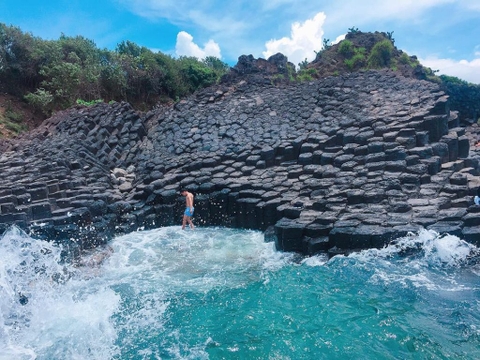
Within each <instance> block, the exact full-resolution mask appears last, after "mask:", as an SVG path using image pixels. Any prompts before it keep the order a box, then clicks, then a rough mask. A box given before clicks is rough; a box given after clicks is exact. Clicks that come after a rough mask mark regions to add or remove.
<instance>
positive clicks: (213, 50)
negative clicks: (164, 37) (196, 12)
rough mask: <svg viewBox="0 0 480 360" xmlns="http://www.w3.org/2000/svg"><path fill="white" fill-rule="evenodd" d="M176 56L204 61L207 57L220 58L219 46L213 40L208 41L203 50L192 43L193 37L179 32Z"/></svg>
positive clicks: (184, 32)
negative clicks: (192, 57) (191, 57)
mask: <svg viewBox="0 0 480 360" xmlns="http://www.w3.org/2000/svg"><path fill="white" fill-rule="evenodd" d="M175 53H176V54H177V56H195V57H196V58H198V59H204V58H205V57H207V56H215V57H217V58H219V59H220V58H221V57H222V55H221V52H220V46H219V45H218V44H217V43H216V42H215V41H213V40H208V42H207V43H206V44H205V45H204V47H203V49H202V48H201V47H200V46H198V45H197V44H195V43H194V42H193V36H192V35H190V34H189V33H187V32H186V31H180V32H179V33H178V35H177V43H176V45H175Z"/></svg>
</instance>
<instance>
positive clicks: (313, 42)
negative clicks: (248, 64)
mask: <svg viewBox="0 0 480 360" xmlns="http://www.w3.org/2000/svg"><path fill="white" fill-rule="evenodd" d="M325 19H326V16H325V13H323V12H319V13H318V14H317V15H315V16H314V17H313V19H308V20H306V21H305V22H304V23H298V22H296V23H293V24H292V30H291V33H290V37H283V38H281V39H279V40H270V41H267V42H266V43H265V46H266V48H267V50H266V51H264V52H263V56H265V58H268V57H270V56H272V55H274V54H276V53H278V52H280V53H282V54H283V55H285V56H287V57H288V60H289V61H290V62H292V63H294V64H295V65H297V64H298V63H300V62H302V61H303V60H305V59H307V61H312V60H313V59H314V58H315V52H314V50H321V48H322V46H323V33H324V32H323V24H324V23H325Z"/></svg>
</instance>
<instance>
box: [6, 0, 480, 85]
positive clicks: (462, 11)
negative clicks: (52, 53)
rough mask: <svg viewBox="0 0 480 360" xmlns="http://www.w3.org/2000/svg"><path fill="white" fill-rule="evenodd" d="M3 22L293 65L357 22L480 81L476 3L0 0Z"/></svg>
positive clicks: (103, 41) (232, 60) (52, 34)
mask: <svg viewBox="0 0 480 360" xmlns="http://www.w3.org/2000/svg"><path fill="white" fill-rule="evenodd" d="M0 22H2V23H5V24H7V25H14V26H18V27H20V28H21V29H22V30H23V31H24V32H30V33H32V34H33V35H34V36H38V37H41V38H43V39H58V38H59V36H60V34H61V33H64V34H65V35H67V36H76V35H82V36H84V37H86V38H88V39H91V40H93V41H94V42H95V43H96V45H97V46H98V47H100V48H107V49H111V50H113V49H115V47H116V45H117V44H118V43H120V42H121V41H124V40H130V41H133V42H135V43H136V44H138V45H141V46H146V47H148V48H150V49H152V50H153V51H162V52H163V53H167V54H171V55H173V56H180V55H188V56H197V57H198V58H202V57H204V56H206V55H213V56H217V57H219V58H221V59H222V60H223V61H225V62H227V63H228V64H230V65H231V66H233V65H235V64H236V62H237V59H238V57H239V56H240V55H243V54H246V55H248V54H252V55H253V56H254V57H256V58H258V57H263V58H267V57H268V56H270V55H272V54H274V53H276V52H282V53H283V54H285V55H287V56H288V58H289V60H290V61H292V62H293V63H294V64H298V63H299V62H300V61H302V60H303V59H305V58H307V59H308V60H309V61H311V60H313V59H314V57H315V51H318V50H320V49H321V47H322V44H323V39H329V40H330V41H332V42H333V41H336V40H337V39H341V37H342V36H343V35H345V34H346V33H347V32H348V29H349V28H352V27H355V28H358V29H359V30H361V31H364V32H367V31H384V32H392V31H393V37H394V39H395V45H396V46H397V47H398V48H399V49H401V50H403V51H405V52H407V53H408V54H409V55H416V56H417V57H418V58H419V59H420V61H421V63H422V64H424V65H426V66H429V67H431V68H432V69H434V70H439V73H440V74H447V75H452V76H457V77H459V78H461V79H464V80H467V81H470V82H473V83H477V84H480V0H395V1H385V0H363V1H358V0H335V1H333V0H330V1H327V0H315V1H312V0H235V1H227V0H196V1H192V0H175V1H173V0H96V1H93V0H43V1H42V0H23V1H22V0H0Z"/></svg>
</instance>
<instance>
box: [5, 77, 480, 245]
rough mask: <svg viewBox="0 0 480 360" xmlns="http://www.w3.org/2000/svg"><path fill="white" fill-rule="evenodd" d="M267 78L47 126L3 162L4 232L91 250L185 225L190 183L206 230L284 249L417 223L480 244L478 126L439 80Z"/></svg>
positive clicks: (362, 241) (97, 110)
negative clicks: (247, 235)
mask: <svg viewBox="0 0 480 360" xmlns="http://www.w3.org/2000/svg"><path fill="white" fill-rule="evenodd" d="M262 79H263V80H262ZM268 79H269V78H268V77H263V78H262V76H261V74H258V73H254V74H253V75H251V76H244V77H242V78H238V79H237V78H235V79H230V81H229V82H228V83H224V84H220V85H218V86H214V87H211V88H208V89H204V90H201V91H199V92H197V93H196V94H194V95H192V96H191V97H189V98H187V99H184V100H181V101H180V102H178V103H177V104H175V105H174V106H173V107H164V108H162V107H161V108H158V109H155V110H153V111H150V112H149V113H147V114H145V115H143V116H140V115H139V114H137V113H136V112H135V111H134V110H133V109H132V108H131V106H130V105H129V104H126V103H117V104H112V105H108V104H98V105H96V106H94V107H92V108H81V109H71V110H69V111H67V112H64V113H62V114H59V115H58V118H53V119H49V120H47V122H46V123H45V126H44V127H42V128H40V129H38V130H37V131H36V133H34V134H30V135H29V137H28V139H27V138H25V139H23V140H22V139H19V140H18V141H17V145H16V147H10V148H9V149H10V150H11V151H6V152H3V153H1V154H0V170H1V171H2V174H5V180H4V181H3V182H2V184H1V185H0V230H1V228H2V227H3V229H6V228H7V227H8V226H9V225H10V224H17V226H19V227H21V228H24V229H28V230H29V231H30V232H31V234H32V235H34V236H38V237H42V238H45V239H56V241H58V242H61V243H63V244H66V246H67V247H69V249H70V250H71V251H74V250H75V249H87V248H91V247H95V246H98V245H101V244H105V243H106V242H107V241H108V240H109V239H110V238H111V237H112V236H114V235H115V234H120V233H127V232H130V231H135V230H137V229H148V228H154V227H159V226H167V225H174V224H180V221H181V214H182V208H183V205H184V204H183V202H184V199H183V198H182V197H181V196H180V195H179V190H180V188H186V189H188V190H189V191H191V192H193V193H194V194H195V207H196V211H195V218H194V222H195V224H196V225H200V226H207V225H212V226H228V227H239V228H249V229H258V230H262V231H264V232H265V238H266V240H269V241H274V242H275V244H276V246H277V248H278V249H279V250H283V251H296V252H300V253H303V254H313V253H316V252H321V251H329V250H330V249H335V251H338V249H343V250H349V249H357V248H370V247H383V246H384V245H386V244H387V243H389V242H390V241H391V240H393V239H395V238H398V237H400V236H404V235H406V234H407V233H408V232H409V231H418V230H419V229H420V228H427V229H433V230H435V231H438V232H439V233H447V232H448V233H451V234H454V235H458V236H460V237H461V238H464V239H465V240H467V241H469V242H471V243H474V244H476V245H478V244H480V209H477V207H475V206H473V201H472V197H473V195H474V194H475V193H476V189H477V187H479V186H480V180H479V179H478V175H479V156H478V153H477V151H476V148H475V146H474V143H473V141H475V140H477V138H476V134H477V133H476V128H475V127H468V128H466V127H464V126H462V124H460V121H459V118H458V116H457V114H456V113H455V112H450V111H449V110H448V98H447V96H446V95H445V93H444V92H443V91H441V90H440V89H439V88H438V86H437V85H436V84H433V83H429V82H426V81H420V80H414V79H406V78H403V77H400V76H397V75H395V74H394V73H392V72H389V71H366V72H358V73H353V74H349V75H342V76H338V77H330V78H325V79H320V80H315V81H311V82H306V83H294V84H273V83H271V82H270V81H269V80H268ZM261 80H262V81H261ZM12 150H14V151H12ZM332 251H333V250H332Z"/></svg>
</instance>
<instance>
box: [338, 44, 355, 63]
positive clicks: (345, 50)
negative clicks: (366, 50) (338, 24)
mask: <svg viewBox="0 0 480 360" xmlns="http://www.w3.org/2000/svg"><path fill="white" fill-rule="evenodd" d="M338 52H339V53H340V54H342V55H343V56H344V57H346V58H347V59H349V58H351V57H352V56H353V54H354V53H355V47H354V45H353V42H351V41H350V40H343V41H341V42H340V44H339V46H338Z"/></svg>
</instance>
